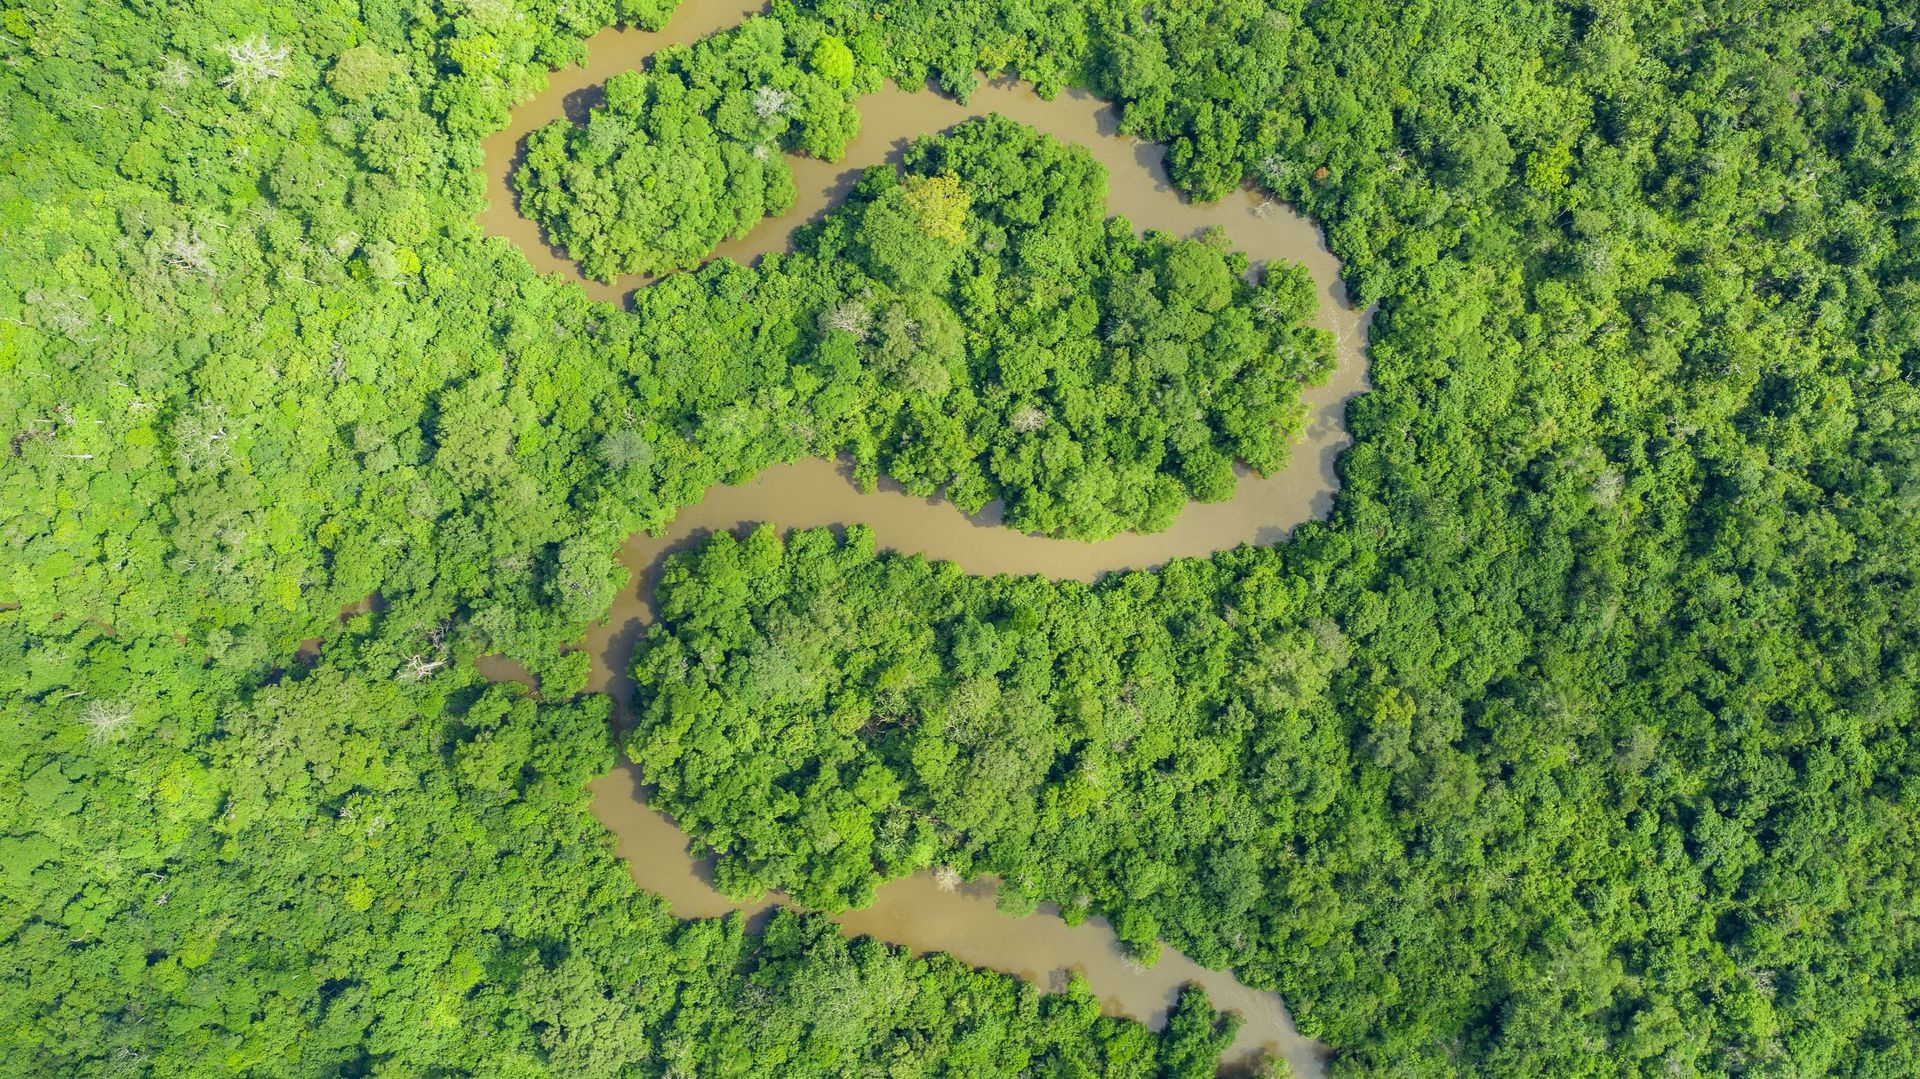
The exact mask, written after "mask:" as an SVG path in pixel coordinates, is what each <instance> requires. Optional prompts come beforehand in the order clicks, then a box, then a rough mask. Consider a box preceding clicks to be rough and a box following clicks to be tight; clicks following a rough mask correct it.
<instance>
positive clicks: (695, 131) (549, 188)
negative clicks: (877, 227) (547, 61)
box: [514, 18, 859, 281]
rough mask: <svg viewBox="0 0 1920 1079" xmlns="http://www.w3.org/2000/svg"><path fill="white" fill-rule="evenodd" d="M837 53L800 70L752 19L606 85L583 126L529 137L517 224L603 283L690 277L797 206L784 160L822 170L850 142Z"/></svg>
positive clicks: (785, 44) (561, 125) (773, 29)
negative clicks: (820, 161)
mask: <svg viewBox="0 0 1920 1079" xmlns="http://www.w3.org/2000/svg"><path fill="white" fill-rule="evenodd" d="M837 44H838V43H837V42H832V41H831V39H826V38H822V39H821V40H820V41H819V43H818V44H817V45H816V46H815V49H814V52H813V62H812V63H811V65H809V66H806V67H803V66H802V65H801V63H800V60H799V54H798V53H797V52H796V49H797V48H798V47H799V41H798V40H796V39H794V38H793V37H791V36H790V35H789V34H788V33H787V32H786V30H785V29H784V28H783V27H782V25H781V23H780V22H778V21H777V20H774V19H764V18H755V19H749V20H747V21H746V22H745V23H744V24H742V25H741V26H740V27H739V28H738V29H735V30H730V31H727V32H725V33H722V34H718V35H715V36H714V37H711V38H708V39H706V40H704V41H700V42H697V43H695V44H694V45H691V46H688V47H684V48H672V49H668V50H666V51H664V52H663V53H661V54H660V55H659V56H658V57H656V58H655V60H654V63H653V65H652V66H651V67H650V68H649V69H648V70H647V71H646V72H644V73H642V72H628V73H625V74H621V75H616V76H614V77H613V78H612V79H609V80H608V81H607V93H606V103H605V104H604V105H603V106H601V107H598V108H595V109H594V110H593V111H592V113H591V114H590V115H589V116H588V118H587V122H586V123H585V124H584V125H580V126H576V125H574V124H573V123H572V122H571V121H568V120H556V121H554V122H553V123H551V124H548V125H547V126H546V127H543V128H541V129H539V130H538V131H535V132H533V133H532V134H530V135H528V136H527V153H526V160H525V163H524V164H522V165H521V166H520V169H519V171H518V172H516V173H515V174H514V187H515V190H516V191H518V192H519V195H520V210H521V212H522V213H524V214H526V215H527V216H528V217H531V218H533V219H534V220H536V221H538V222H540V224H541V226H542V227H543V228H544V229H545V230H546V234H547V236H548V237H549V238H550V239H551V240H552V241H553V242H554V243H556V244H557V245H559V246H560V247H563V248H565V249H566V251H567V253H568V255H569V256H570V257H571V258H573V259H574V260H576V261H578V262H579V263H580V266H581V269H582V270H583V271H584V272H586V273H587V274H588V275H589V276H591V277H596V278H599V279H601V280H603V281H611V280H612V279H613V278H614V277H616V276H618V275H620V274H632V273H642V274H655V273H661V272H664V271H667V270H676V269H684V268H686V267H689V266H695V265H698V264H699V263H700V262H702V261H703V260H705V259H706V257H707V256H708V255H710V254H711V253H712V252H713V248H714V245H715V244H717V243H719V242H720V241H721V240H722V239H725V238H728V237H740V236H744V235H746V234H747V232H748V231H749V230H751V229H752V228H753V227H754V226H755V225H756V224H758V223H759V222H760V220H761V219H762V218H763V217H770V216H779V215H780V214H782V213H785V212H786V210H787V208H788V207H789V206H791V205H793V198H794V190H793V174H792V173H791V171H789V169H788V167H787V163H786V159H785V157H784V156H783V154H784V152H785V151H787V150H802V151H804V152H807V153H811V154H814V155H815V156H818V157H824V158H827V159H829V160H831V159H833V158H836V157H838V156H839V155H840V153H841V151H842V149H843V148H844V147H845V145H846V143H847V141H848V140H850V139H852V138H853V136H854V134H855V132H856V131H857V130H858V129H859V113H857V112H856V111H854V109H853V106H852V105H850V104H849V103H848V100H847V95H848V94H849V93H851V92H852V85H853V82H852V80H853V68H852V62H853V61H852V56H851V54H849V53H847V50H846V47H845V46H844V45H839V46H838V48H839V52H838V54H835V53H834V52H833V49H832V47H831V46H833V45H837ZM823 54H825V55H826V56H827V57H828V61H829V66H827V67H823V66H822V62H821V56H822V55H823ZM841 56H843V57H844V58H845V64H844V70H842V67H841V66H838V65H837V64H836V63H835V61H837V59H838V57H841Z"/></svg>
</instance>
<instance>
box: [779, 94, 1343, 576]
mask: <svg viewBox="0 0 1920 1079" xmlns="http://www.w3.org/2000/svg"><path fill="white" fill-rule="evenodd" d="M1105 198H1106V178H1105V175H1104V170H1102V169H1101V168H1100V166H1099V164H1098V163H1097V162H1095V161H1094V160H1093V159H1092V158H1091V156H1090V155H1088V154H1087V153H1086V151H1084V150H1082V149H1079V148H1077V147H1072V146H1069V145H1065V144H1062V143H1059V142H1056V141H1054V140H1052V139H1050V138H1047V137H1046V136H1043V135H1041V134H1039V133H1038V132H1035V131H1033V130H1032V129H1030V128H1025V127H1022V126H1020V125H1018V124H1015V123H1013V122H1012V121H1009V120H1006V119H1003V118H1000V117H987V118H985V119H982V120H978V121H973V122H969V123H965V124H962V125H960V126H959V127H956V128H954V129H953V130H952V131H950V132H948V133H947V134H946V135H944V136H941V137H938V138H926V139H922V140H920V141H919V142H916V143H915V144H914V145H913V146H911V147H909V148H908V150H907V152H906V155H905V160H904V174H902V173H899V172H896V171H895V170H893V169H888V168H885V167H881V168H876V169H872V170H869V171H868V173H867V175H866V176H865V177H864V179H863V180H862V182H861V183H860V184H859V185H857V186H856V188H855V189H854V191H853V192H852V194H851V195H850V196H849V198H848V201H847V203H846V204H845V205H844V206H843V207H841V208H839V209H837V210H835V211H834V212H833V213H832V214H831V215H830V216H829V217H828V219H827V220H826V221H825V222H824V223H822V224H821V225H820V226H818V227H816V228H813V229H810V230H808V231H807V232H806V233H805V234H803V235H802V236H801V237H800V238H799V240H798V242H797V243H796V247H797V249H798V251H797V253H796V254H795V255H794V256H791V257H789V258H786V259H783V260H781V261H779V262H778V263H776V264H774V266H773V267H772V268H769V269H763V270H762V271H761V280H762V281H763V282H765V281H767V280H768V279H770V278H772V277H775V276H781V277H785V278H788V279H795V280H813V279H816V278H824V279H826V280H829V281H831V282H832V286H831V287H833V288H835V289H837V290H838V293H839V297H840V298H839V299H837V300H835V301H834V302H833V303H832V304H831V305H830V306H828V307H826V308H825V309H824V310H823V311H822V312H821V314H820V316H819V319H818V330H817V333H815V334H808V335H807V336H808V337H809V338H810V339H811V341H810V347H809V349H808V350H807V351H806V352H805V353H803V355H804V357H805V362H806V363H807V364H808V367H807V370H808V371H810V372H812V373H814V374H815V375H816V376H817V378H818V379H819V380H820V382H821V383H822V389H821V391H820V392H819V394H818V396H817V398H816V404H815V405H814V409H813V414H814V418H815V420H816V422H818V423H819V424H820V425H821V427H822V428H823V430H824V431H825V432H826V434H825V438H826V442H827V444H828V445H831V446H834V447H836V448H845V449H847V450H849V451H850V452H852V453H853V455H854V456H855V458H856V461H857V462H858V463H859V465H860V466H861V467H862V468H863V470H866V471H867V472H868V473H869V474H871V472H873V471H879V470H884V471H885V472H886V473H887V474H889V475H890V476H892V477H893V478H895V479H896V480H898V481H900V483H901V484H903V485H904V486H905V487H906V489H907V490H909V491H911V492H914V493H916V494H928V495H931V494H935V493H944V494H945V495H946V497H948V498H950V499H952V500H953V501H954V502H956V503H958V504H959V505H961V506H962V507H964V508H966V509H968V510H977V509H979V508H981V507H982V506H983V505H985V503H986V502H988V501H989V500H992V499H1001V500H1004V502H1005V507H1006V521H1007V523H1008V524H1009V525H1011V526H1013V527H1016V528H1021V529H1025V530H1029V531H1036V532H1043V533H1047V534H1051V535H1066V536H1075V537H1083V538H1100V537H1103V536H1108V535H1112V534H1113V533H1115V532H1118V531H1122V530H1128V529H1131V530H1137V531H1152V530H1157V529H1162V528H1165V527H1167V526H1168V525H1169V524H1170V523H1172V521H1173V518H1174V516H1175V515H1176V514H1177V513H1178V512H1179V509H1180V507H1181V506H1182V505H1184V504H1185V503H1186V502H1187V501H1188V500H1190V499H1195V498H1198V499H1203V500H1208V501H1212V500H1217V499H1222V498H1227V497H1229V496H1231V495H1232V493H1233V489H1234V485H1235V480H1234V475H1233V463H1234V462H1235V461H1236V460H1241V461H1246V462H1247V463H1249V464H1251V465H1252V466H1253V467H1255V468H1256V469H1260V470H1262V471H1269V470H1272V469H1275V468H1277V467H1279V466H1280V465H1281V464H1283V463H1284V462H1285V461H1286V459H1287V443H1288V441H1289V440H1290V439H1291V437H1292V436H1293V435H1294V434H1295V433H1297V432H1298V431H1299V429H1300V424H1301V422H1302V419H1303V416H1304V409H1303V408H1302V407H1301V406H1300V405H1299V403H1298V394H1299V387H1300V384H1301V383H1302V382H1303V381H1309V380H1314V379H1318V378H1321V377H1324V375H1325V374H1326V372H1327V371H1328V370H1330V369H1331V366H1332V348H1331V341H1330V340H1328V339H1327V337H1326V335H1325V334H1324V333H1322V332H1320V331H1317V330H1313V329H1311V328H1308V327H1307V326H1306V325H1305V322H1306V320H1307V318H1308V316H1309V315H1310V314H1311V312H1312V308H1313V303H1314V297H1313V290H1312V288H1311V287H1310V286H1309V285H1308V284H1307V283H1306V279H1305V274H1304V271H1302V270H1301V269H1300V268H1298V267H1283V266H1270V267H1263V268H1262V270H1261V271H1260V274H1259V280H1258V283H1253V282H1249V281H1247V280H1243V279H1242V277H1241V275H1240V271H1242V270H1244V269H1246V262H1245V259H1244V257H1243V256H1240V255H1238V254H1236V253H1233V252H1231V251H1229V250H1227V249H1226V248H1225V246H1224V244H1222V243H1221V242H1219V240H1218V238H1217V237H1207V238H1204V239H1200V240H1193V239H1174V238H1172V237H1167V236H1162V235H1158V234H1149V235H1148V236H1146V237H1145V238H1140V237H1136V236H1135V235H1134V234H1133V232H1132V230H1131V229H1130V228H1129V227H1128V225H1127V224H1126V222H1125V221H1124V220H1119V219H1115V220H1113V221H1106V220H1104V218H1105V211H1104V204H1105ZM763 287H764V285H763Z"/></svg>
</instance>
